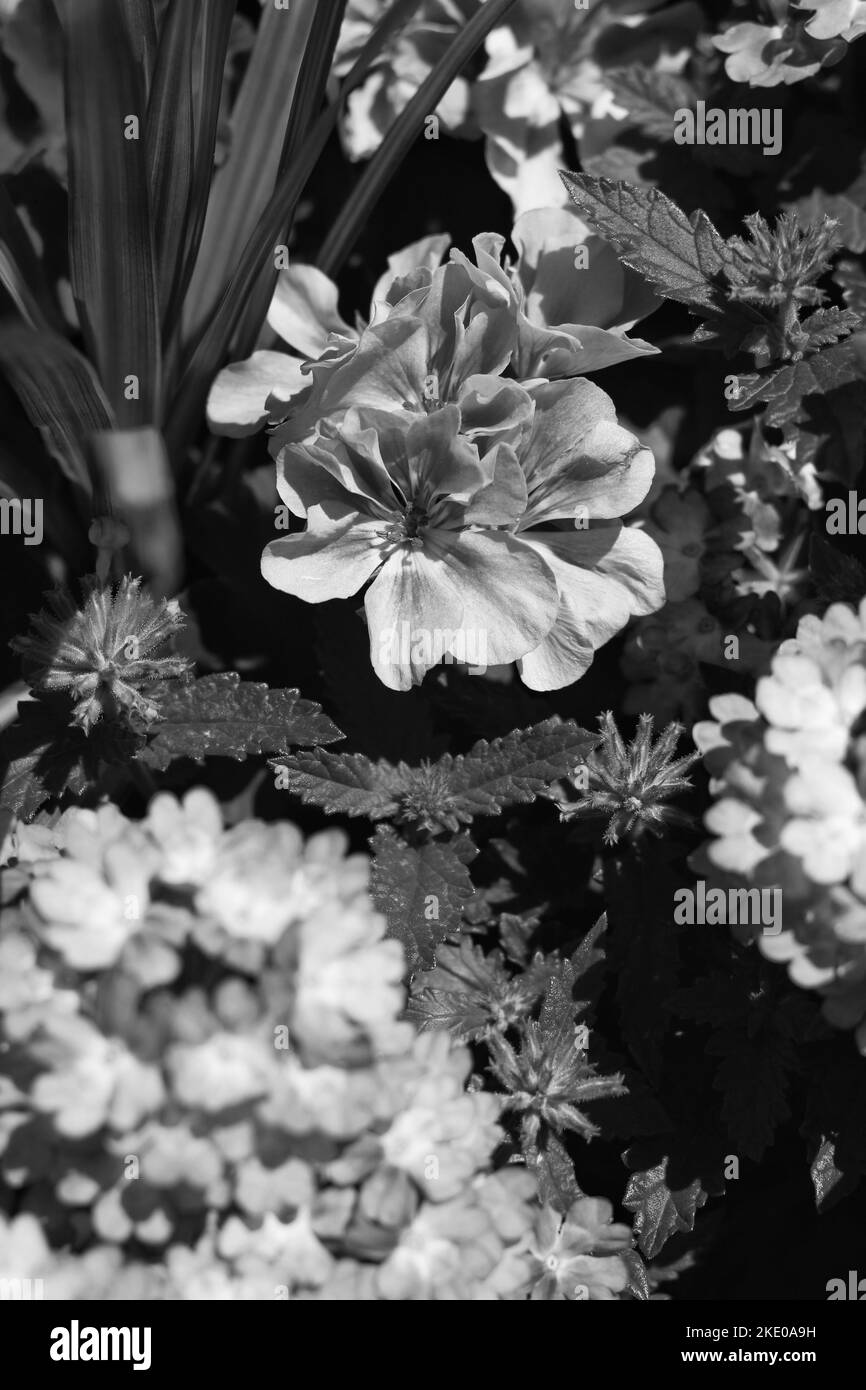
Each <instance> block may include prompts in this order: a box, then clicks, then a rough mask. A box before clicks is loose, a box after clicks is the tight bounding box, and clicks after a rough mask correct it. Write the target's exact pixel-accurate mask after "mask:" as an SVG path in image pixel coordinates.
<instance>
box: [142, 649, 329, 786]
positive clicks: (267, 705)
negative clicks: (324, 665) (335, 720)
mask: <svg viewBox="0 0 866 1390" xmlns="http://www.w3.org/2000/svg"><path fill="white" fill-rule="evenodd" d="M154 698H155V700H156V703H157V705H158V708H159V712H160V722H159V724H158V725H156V726H155V728H154V731H153V733H152V735H151V737H150V739H149V741H148V744H147V747H146V748H144V749H143V750H142V752H141V754H140V755H139V757H140V760H141V761H142V762H144V763H146V764H147V765H148V766H149V767H154V768H157V769H159V770H160V771H163V770H164V769H165V768H167V767H168V766H169V765H170V764H171V763H173V762H174V761H175V760H176V759H178V758H192V759H193V760H194V761H195V762H201V761H202V759H204V758H206V757H209V758H235V759H236V760H238V761H240V760H241V759H243V758H247V757H249V756H250V755H251V754H255V753H280V752H282V751H283V750H284V749H287V748H289V747H290V746H291V745H292V744H297V743H333V741H334V740H335V739H338V738H342V737H343V735H342V734H341V732H340V730H339V729H338V728H337V727H336V725H335V724H332V723H331V720H330V719H329V718H328V717H327V715H325V714H323V713H322V711H321V709H320V708H319V706H318V705H317V704H314V703H313V701H312V700H303V699H301V697H300V694H299V692H298V691H297V690H271V689H270V688H269V687H268V686H267V685H261V684H259V683H257V682H255V681H242V680H241V678H240V676H238V675H237V673H236V672H234V671H225V672H221V673H220V674H219V675H213V676H202V677H201V679H200V680H197V681H193V682H192V683H191V684H189V685H181V684H179V683H178V684H174V685H171V686H169V685H166V686H163V687H161V688H158V689H157V688H155V694H154Z"/></svg>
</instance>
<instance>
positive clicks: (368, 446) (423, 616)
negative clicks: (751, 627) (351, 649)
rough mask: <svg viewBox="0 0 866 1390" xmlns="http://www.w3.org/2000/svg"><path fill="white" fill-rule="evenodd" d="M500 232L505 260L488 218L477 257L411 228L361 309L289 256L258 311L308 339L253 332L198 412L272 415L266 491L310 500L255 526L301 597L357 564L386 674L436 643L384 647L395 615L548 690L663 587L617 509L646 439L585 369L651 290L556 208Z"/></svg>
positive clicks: (285, 585)
mask: <svg viewBox="0 0 866 1390" xmlns="http://www.w3.org/2000/svg"><path fill="white" fill-rule="evenodd" d="M513 239H514V243H515V246H516V247H517V250H518V258H517V260H516V262H514V263H510V262H506V263H505V264H503V250H504V244H505V243H504V238H503V237H501V236H497V235H493V234H486V235H483V236H479V237H476V238H475V240H474V252H475V260H474V261H471V260H470V259H469V258H468V257H466V256H465V255H463V254H462V252H460V251H457V250H452V251H451V255H450V259H449V260H448V261H447V262H446V263H445V264H444V265H440V264H439V261H440V259H441V256H442V254H443V252H444V249H445V240H444V239H443V238H441V237H434V238H428V239H426V240H424V241H422V242H418V243H416V244H415V245H413V246H410V247H407V248H406V249H405V250H404V251H402V252H400V253H399V254H398V255H397V256H396V257H393V258H392V260H391V263H390V272H389V274H388V275H386V276H385V277H383V279H382V280H381V281H380V282H379V284H378V285H377V287H376V289H375V291H374V296H373V304H372V307H371V313H370V320H369V322H368V323H367V324H366V325H364V324H359V325H358V326H357V327H356V328H355V329H352V328H351V327H350V326H349V325H348V324H346V323H344V322H343V321H342V320H341V319H340V317H339V314H338V312H337V291H336V287H335V286H334V285H333V284H332V283H331V282H330V281H328V280H327V279H326V278H325V277H324V276H323V275H322V274H321V272H320V271H318V270H316V269H314V268H313V267H309V266H296V267H294V268H293V269H290V270H287V271H285V272H283V276H282V279H281V282H280V284H279V286H278V289H277V292H276V295H275V298H274V302H273V305H272V308H271V313H270V320H269V321H270V323H271V326H272V327H273V328H274V329H275V330H276V331H277V332H279V333H280V335H281V336H282V337H283V338H284V339H285V340H286V342H288V343H289V344H290V345H292V346H293V347H299V348H300V349H301V351H303V352H306V353H307V354H308V358H307V360H306V361H302V359H300V358H294V357H291V356H288V355H285V356H283V355H281V354H276V353H262V352H259V353H255V354H254V355H253V357H252V358H250V359H249V360H248V361H246V362H242V363H238V364H236V365H234V366H231V367H229V368H227V369H226V370H225V371H224V372H222V373H221V374H220V376H219V377H218V378H217V380H216V382H215V384H214V386H213V388H212V391H211V397H210V405H209V416H210V421H211V424H212V427H213V428H215V429H220V428H223V429H227V430H229V431H231V432H234V433H242V432H250V431H251V430H254V429H257V428H259V427H260V426H261V425H262V424H263V423H264V422H265V421H269V422H270V425H271V432H272V440H271V447H272V452H273V453H274V454H275V456H276V460H277V489H278V492H279V495H280V497H281V498H282V502H283V504H284V507H285V509H287V511H288V512H290V513H292V514H293V515H294V516H296V517H299V518H303V519H305V520H306V529H305V530H303V531H294V532H292V533H291V534H289V535H286V536H283V537H281V538H280V539H278V540H275V541H273V542H271V543H270V545H268V546H267V547H266V549H265V552H264V556H263V559H262V572H263V574H264V576H265V578H266V579H267V580H268V582H269V583H271V584H272V585H274V587H275V588H278V589H282V590H284V591H285V592H287V593H290V594H294V595H296V596H297V597H300V598H302V599H304V600H305V601H306V602H309V603H320V602H322V601H324V600H327V599H333V598H349V597H351V596H352V595H353V594H356V593H358V592H359V591H360V590H361V589H362V588H363V587H364V586H365V585H367V584H369V588H368V589H367V591H366V594H365V600H364V605H365V611H366V616H367V623H368V627H369V633H370V658H371V661H372V663H373V666H374V668H375V670H376V672H377V674H378V675H379V677H380V679H381V680H382V681H383V682H384V683H385V684H386V685H389V686H390V687H392V688H393V689H400V690H405V689H408V688H409V687H410V686H411V685H412V684H418V683H419V682H420V681H421V680H422V679H423V677H424V674H425V672H426V670H427V669H428V667H429V665H430V664H435V661H434V662H431V659H430V658H429V656H428V658H427V659H426V660H424V659H423V658H418V659H415V658H414V657H412V658H411V659H407V658H406V657H405V656H403V655H401V654H400V653H397V654H396V655H395V654H394V652H393V650H392V649H391V646H390V644H389V643H388V642H387V640H384V639H386V638H387V634H388V633H389V632H391V631H393V630H394V629H395V627H396V629H397V630H401V625H402V624H405V625H406V629H407V630H408V631H410V632H412V633H414V632H419V631H421V632H426V633H429V632H434V631H435V632H440V633H441V632H444V633H446V634H449V635H450V637H451V639H452V640H451V643H450V645H449V644H448V642H447V641H446V644H445V650H446V651H453V652H455V653H456V652H457V651H458V650H459V649H460V648H462V647H463V645H464V643H465V642H466V641H472V640H473V638H474V637H475V636H476V635H477V634H478V633H479V632H481V633H483V635H484V641H485V644H486V651H487V660H488V663H489V664H490V665H503V664H507V663H511V662H518V663H519V670H520V673H521V676H522V678H523V680H524V681H525V683H526V684H527V685H529V686H530V687H531V688H532V689H535V690H550V689H558V688H560V687H561V686H564V685H568V684H570V683H571V682H572V681H574V680H577V679H578V678H579V677H580V676H581V675H582V674H583V673H584V672H585V671H586V669H587V667H588V666H589V664H590V662H591V661H592V658H593V654H594V652H595V651H596V649H597V648H598V647H600V646H602V645H603V644H604V643H605V642H607V641H609V640H610V638H611V637H612V636H613V635H614V634H615V633H616V632H618V631H619V630H620V629H621V628H622V627H624V626H625V624H626V623H627V621H628V619H629V617H631V616H632V615H634V614H646V613H651V612H653V611H654V610H655V609H657V608H658V607H660V605H661V603H662V601H663V597H664V594H663V589H662V584H661V558H660V554H659V551H658V549H657V547H656V545H655V544H654V542H653V541H652V540H651V539H650V538H649V536H648V535H646V534H644V533H641V532H640V531H637V530H633V529H631V528H627V527H624V526H623V524H622V521H621V520H620V518H621V517H622V516H623V515H624V514H625V513H627V512H629V511H631V510H632V508H634V507H635V506H636V505H637V504H638V503H639V502H640V501H641V500H642V499H643V497H644V496H645V495H646V492H647V490H648V488H649V486H650V482H651V480H652V475H653V458H652V455H651V453H650V452H649V450H647V449H644V448H642V447H641V445H640V443H639V441H638V440H637V439H636V438H635V437H634V435H632V434H631V433H629V431H627V430H625V429H623V428H622V427H621V426H620V425H619V424H618V423H617V419H616V412H615V410H614V406H613V403H612V401H611V400H610V398H609V397H608V396H607V395H605V393H604V392H603V391H601V390H600V389H599V388H598V387H597V386H595V385H594V384H592V383H590V382H589V381H588V380H586V378H585V376H584V375H583V373H586V372H588V371H596V370H598V369H599V368H602V367H605V366H608V365H610V364H611V363H614V362H621V361H626V360H628V359H629V358H633V357H635V356H639V355H641V354H643V353H648V352H652V351H653V349H652V348H651V347H650V346H649V345H648V344H647V343H645V342H643V341H642V340H640V339H632V338H629V337H628V335H627V331H628V329H630V328H631V327H632V326H633V324H634V323H635V322H636V320H637V319H638V318H640V317H642V316H643V315H645V314H647V313H649V312H650V311H651V310H652V309H653V308H654V307H655V304H656V300H655V298H654V296H653V295H652V293H651V292H649V291H647V290H646V289H645V288H643V287H642V286H641V284H640V282H639V280H638V277H636V276H635V275H634V274H633V273H632V272H631V271H629V270H627V269H625V268H623V267H622V265H621V264H620V263H619V261H618V259H617V257H616V256H615V255H614V253H613V251H612V250H611V248H610V247H607V246H604V245H603V244H602V243H601V242H600V241H599V240H598V238H595V237H589V236H588V235H587V232H586V228H585V227H584V225H583V223H582V222H581V221H580V219H579V218H578V217H577V216H576V215H575V214H574V213H572V212H570V211H568V210H567V209H557V208H550V209H540V210H537V211H535V212H533V213H529V214H527V215H525V216H524V217H522V218H520V219H519V221H518V223H517V224H516V226H515V228H514V233H513ZM578 252H580V255H578V254H577V253H578ZM275 359H276V362H275ZM302 378H310V384H309V385H305V386H300V387H299V388H298V389H292V383H293V381H294V380H295V379H296V382H300V381H301V380H302ZM281 383H282V384H281ZM284 529H285V528H284ZM370 581H372V583H370Z"/></svg>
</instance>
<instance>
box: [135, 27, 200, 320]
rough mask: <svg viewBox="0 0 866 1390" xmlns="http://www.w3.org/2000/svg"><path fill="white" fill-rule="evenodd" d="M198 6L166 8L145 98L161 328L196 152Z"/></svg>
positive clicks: (176, 273) (178, 264) (176, 271)
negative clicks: (194, 64) (194, 82)
mask: <svg viewBox="0 0 866 1390" xmlns="http://www.w3.org/2000/svg"><path fill="white" fill-rule="evenodd" d="M199 9H200V0H183V3H179V2H178V0H174V3H173V4H172V5H171V6H170V7H169V10H168V14H167V15H166V18H165V21H164V23H163V26H162V30H161V32H160V36H159V49H158V52H157V59H156V68H155V70H154V74H153V85H152V87H151V91H150V99H149V101H148V103H147V122H146V132H145V152H146V156H147V171H148V180H149V185H150V199H151V211H152V217H153V232H154V241H155V251H156V262H157V280H158V298H159V304H160V308H161V310H162V317H163V328H164V329H165V327H166V317H167V313H168V310H169V308H170V306H171V302H172V294H173V291H174V289H175V286H176V285H177V284H178V282H179V280H180V278H181V275H182V273H183V255H182V253H183V243H184V239H185V235H186V217H187V206H188V200H189V196H190V191H191V183H192V170H193V159H194V154H195V148H194V146H195V132H194V130H193V97H192V60H193V44H194V41H195V35H196V29H197V27H198V18H199Z"/></svg>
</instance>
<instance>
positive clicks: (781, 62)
mask: <svg viewBox="0 0 866 1390" xmlns="http://www.w3.org/2000/svg"><path fill="white" fill-rule="evenodd" d="M767 8H768V9H769V10H770V11H771V14H770V16H769V17H770V18H771V19H772V20H774V21H775V22H774V23H770V24H755V23H753V22H751V21H746V22H744V23H740V24H733V25H732V26H731V27H730V28H729V29H726V30H725V32H724V33H723V34H721V35H719V36H718V37H717V38H716V39H715V40H714V43H715V45H716V48H718V49H719V50H720V52H722V53H725V54H727V57H726V59H725V71H726V73H727V75H728V77H729V78H730V79H731V81H732V82H748V84H749V86H750V87H778V86H780V85H781V84H785V85H790V84H791V83H793V82H802V81H803V80H804V79H805V78H807V77H814V76H815V74H816V73H817V72H820V70H821V68H824V67H830V66H832V65H833V64H834V63H838V62H839V60H840V59H841V58H844V56H845V52H846V49H847V45H848V44H849V43H853V42H854V40H855V39H858V38H860V36H861V35H862V34H866V4H863V0H811V3H810V0H797V3H791V4H789V3H788V0H770V3H769V4H768V6H767ZM810 11H811V13H810Z"/></svg>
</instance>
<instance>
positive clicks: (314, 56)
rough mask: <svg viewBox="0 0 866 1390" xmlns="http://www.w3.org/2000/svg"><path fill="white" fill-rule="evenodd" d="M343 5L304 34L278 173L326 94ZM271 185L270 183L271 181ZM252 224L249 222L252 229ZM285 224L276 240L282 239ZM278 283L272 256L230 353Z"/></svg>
mask: <svg viewBox="0 0 866 1390" xmlns="http://www.w3.org/2000/svg"><path fill="white" fill-rule="evenodd" d="M345 9H346V0H331V7H330V9H329V10H328V11H327V12H326V14H325V17H324V20H323V21H322V22H320V23H317V24H316V26H315V28H313V29H312V31H311V32H310V33H308V35H307V40H306V43H305V44H304V47H303V56H302V58H301V64H300V71H299V73H298V77H297V81H296V83H295V89H294V92H293V94H292V103H291V109H290V111H289V118H288V121H287V123H286V127H285V139H284V141H283V146H282V151H281V153H280V159H279V168H278V171H277V172H278V174H284V173H285V171H286V169H288V168H289V167H290V166H291V163H292V160H293V159H294V158H295V156H296V155H297V152H298V150H299V149H300V148H301V145H302V143H303V141H304V140H305V139H306V137H307V134H308V131H309V128H310V125H311V123H312V120H313V118H314V116H316V115H318V112H319V110H320V109H321V106H322V101H323V99H324V95H325V86H326V84H327V81H328V73H329V72H330V70H331V63H332V62H333V58H334V49H335V48H336V46H337V39H338V38H339V36H340V27H341V25H342V23H343V15H344V13H345ZM270 186H271V187H272V186H273V185H270ZM252 226H253V224H252V223H251V224H250V230H252ZM287 236H288V228H286V229H285V230H284V232H283V233H282V236H280V235H279V234H278V237H279V240H280V241H282V242H283V243H284V239H285V237H287ZM276 283H277V266H276V263H275V258H274V257H271V260H270V262H267V261H266V262H265V264H264V265H263V266H262V268H261V270H260V272H259V277H258V280H257V282H256V284H255V286H254V287H253V289H252V291H251V293H250V298H249V301H248V303H247V305H246V307H245V309H244V312H243V317H242V321H241V324H240V326H239V328H238V331H237V333H236V335H235V340H234V342H233V343H232V344H231V348H230V353H231V356H233V357H239V358H243V357H248V356H249V354H250V353H251V352H252V350H253V348H254V347H255V345H256V340H257V339H258V336H259V333H260V332H261V329H262V324H263V323H264V321H265V315H266V314H267V312H268V305H269V304H270V302H271V297H272V295H273V293H274V287H275V285H276Z"/></svg>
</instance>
